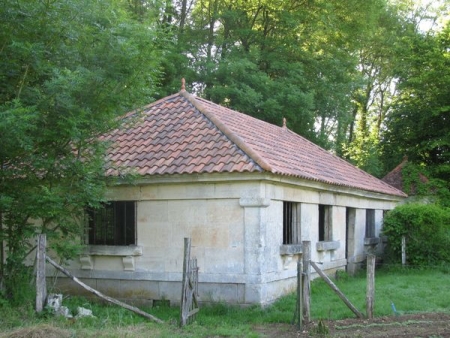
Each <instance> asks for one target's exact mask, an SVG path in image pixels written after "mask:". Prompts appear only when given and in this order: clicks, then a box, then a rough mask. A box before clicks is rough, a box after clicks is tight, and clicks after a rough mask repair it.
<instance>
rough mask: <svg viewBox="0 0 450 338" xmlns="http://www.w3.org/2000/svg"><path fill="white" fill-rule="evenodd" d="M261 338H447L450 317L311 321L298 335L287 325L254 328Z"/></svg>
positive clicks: (420, 316) (429, 315) (449, 331)
mask: <svg viewBox="0 0 450 338" xmlns="http://www.w3.org/2000/svg"><path fill="white" fill-rule="evenodd" d="M255 330H257V331H258V332H259V333H260V334H261V336H262V337H277V338H287V337H364V338H375V337H411V338H412V337H414V338H415V337H427V338H431V337H433V338H438V337H442V338H447V337H450V314H443V313H424V314H414V315H404V316H392V317H379V318H375V319H371V320H368V319H345V320H335V321H328V320H324V321H314V322H311V323H309V324H306V325H304V326H303V330H302V331H297V329H296V327H295V326H293V325H287V324H276V325H270V326H269V325H267V326H265V325H264V326H257V327H255Z"/></svg>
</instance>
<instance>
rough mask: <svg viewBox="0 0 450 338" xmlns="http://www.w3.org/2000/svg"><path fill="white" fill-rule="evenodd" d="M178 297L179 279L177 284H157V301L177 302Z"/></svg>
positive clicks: (163, 282) (179, 295)
mask: <svg viewBox="0 0 450 338" xmlns="http://www.w3.org/2000/svg"><path fill="white" fill-rule="evenodd" d="M199 287H200V286H199ZM180 297H181V279H180V281H179V282H165V281H162V282H160V283H159V299H169V300H170V301H172V300H173V301H174V302H176V301H178V302H179V299H180Z"/></svg>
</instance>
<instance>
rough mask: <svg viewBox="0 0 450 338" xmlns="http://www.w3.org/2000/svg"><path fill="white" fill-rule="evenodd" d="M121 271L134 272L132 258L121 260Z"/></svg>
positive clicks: (126, 257)
mask: <svg viewBox="0 0 450 338" xmlns="http://www.w3.org/2000/svg"><path fill="white" fill-rule="evenodd" d="M122 263H123V269H124V270H125V271H134V269H135V267H134V257H133V256H125V257H123V258H122Z"/></svg>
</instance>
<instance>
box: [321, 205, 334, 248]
mask: <svg viewBox="0 0 450 338" xmlns="http://www.w3.org/2000/svg"><path fill="white" fill-rule="evenodd" d="M331 226H332V224H331V206H330V205H323V204H319V241H320V242H328V241H332V238H333V236H332V227H331Z"/></svg>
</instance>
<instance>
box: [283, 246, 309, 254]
mask: <svg viewBox="0 0 450 338" xmlns="http://www.w3.org/2000/svg"><path fill="white" fill-rule="evenodd" d="M302 252H303V246H302V245H301V244H283V245H281V246H280V255H296V254H300V253H302Z"/></svg>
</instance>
